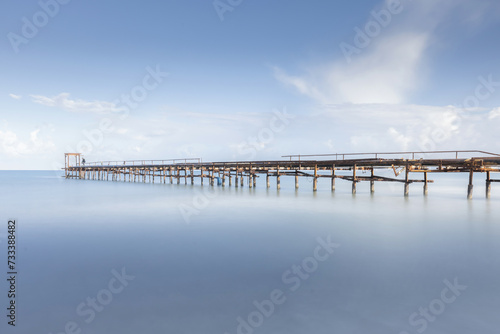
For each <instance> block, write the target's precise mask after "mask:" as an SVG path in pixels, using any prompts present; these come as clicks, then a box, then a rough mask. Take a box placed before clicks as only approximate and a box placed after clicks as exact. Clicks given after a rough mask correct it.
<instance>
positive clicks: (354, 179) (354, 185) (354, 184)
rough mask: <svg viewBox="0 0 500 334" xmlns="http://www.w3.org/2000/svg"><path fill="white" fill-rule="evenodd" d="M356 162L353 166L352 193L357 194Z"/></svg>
mask: <svg viewBox="0 0 500 334" xmlns="http://www.w3.org/2000/svg"><path fill="white" fill-rule="evenodd" d="M356 182H357V180H356V164H355V165H354V166H353V167H352V194H353V195H356Z"/></svg>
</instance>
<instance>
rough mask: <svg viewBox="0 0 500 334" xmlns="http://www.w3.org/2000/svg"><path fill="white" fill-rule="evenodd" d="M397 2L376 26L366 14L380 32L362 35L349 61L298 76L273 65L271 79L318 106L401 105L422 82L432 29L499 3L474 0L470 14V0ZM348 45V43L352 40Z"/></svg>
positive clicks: (469, 19)
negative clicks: (399, 8)
mask: <svg viewBox="0 0 500 334" xmlns="http://www.w3.org/2000/svg"><path fill="white" fill-rule="evenodd" d="M387 3H388V2H387V1H385V2H383V6H380V8H377V9H375V11H376V12H378V11H379V10H382V9H383V8H385V7H387V6H388V5H387ZM402 3H403V6H402V11H401V13H399V14H395V15H393V16H392V18H391V19H389V22H388V23H387V24H384V25H382V24H379V23H377V21H376V19H375V18H374V17H370V19H369V20H368V22H370V21H373V22H375V24H379V27H380V33H379V34H376V36H373V37H367V39H368V42H367V43H365V44H367V45H366V46H364V47H362V48H358V49H357V52H355V53H353V54H352V57H350V58H349V59H344V57H340V58H338V59H332V60H331V61H329V62H327V63H324V64H319V65H318V64H315V65H311V66H309V67H308V68H306V69H305V70H304V71H303V73H301V74H299V75H292V74H288V73H287V72H285V71H284V70H283V69H281V68H275V69H274V74H275V77H276V79H277V80H279V81H281V82H282V83H284V84H286V85H288V86H291V87H293V88H295V89H296V90H297V91H298V92H299V93H301V94H303V95H306V96H308V97H310V98H312V99H313V100H315V101H316V102H318V103H320V104H334V103H388V104H394V103H407V102H408V98H409V96H410V94H412V93H413V92H414V91H415V90H416V89H418V88H419V86H420V84H421V83H422V82H423V79H422V75H421V74H422V73H425V72H426V69H425V68H424V66H425V64H426V62H425V60H426V56H427V51H428V50H429V48H430V46H431V45H433V43H436V42H438V41H439V37H440V36H438V35H439V34H438V33H437V32H436V31H438V29H437V28H438V27H440V25H441V24H442V23H447V24H449V23H450V22H448V20H449V19H450V15H451V14H450V13H453V14H456V15H455V16H454V17H453V20H455V21H460V22H455V24H460V25H462V26H463V25H467V24H473V23H474V22H477V20H478V18H482V17H484V15H486V14H487V13H488V11H491V10H492V9H493V8H494V9H496V10H498V9H499V7H500V6H499V5H498V3H494V2H492V1H491V0H478V4H477V5H476V3H474V6H475V10H474V11H472V12H471V11H468V9H470V8H469V7H470V1H464V0H458V1H450V0H420V1H402ZM479 4H480V5H481V6H479ZM372 15H373V14H372ZM360 27H366V26H365V25H363V24H361V25H360ZM365 29H366V28H365ZM362 30H363V29H359V30H357V31H362ZM354 36H355V32H354V31H353V38H354ZM366 36H368V34H366ZM351 44H352V45H353V47H354V44H355V43H354V42H352V43H351ZM358 46H359V45H358Z"/></svg>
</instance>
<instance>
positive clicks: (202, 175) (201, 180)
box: [200, 167, 205, 185]
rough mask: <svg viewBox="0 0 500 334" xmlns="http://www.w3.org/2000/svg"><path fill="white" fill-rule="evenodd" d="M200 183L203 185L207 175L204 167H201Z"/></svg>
mask: <svg viewBox="0 0 500 334" xmlns="http://www.w3.org/2000/svg"><path fill="white" fill-rule="evenodd" d="M200 173H201V174H200V183H201V185H203V178H204V177H205V174H204V173H203V167H201V169H200Z"/></svg>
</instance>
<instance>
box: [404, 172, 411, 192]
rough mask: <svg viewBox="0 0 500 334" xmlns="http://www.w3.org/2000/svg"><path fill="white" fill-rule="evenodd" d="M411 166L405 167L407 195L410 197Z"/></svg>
mask: <svg viewBox="0 0 500 334" xmlns="http://www.w3.org/2000/svg"><path fill="white" fill-rule="evenodd" d="M409 174H410V171H409V166H408V165H406V167H405V197H408V196H409V195H410V183H409V182H408V179H409Z"/></svg>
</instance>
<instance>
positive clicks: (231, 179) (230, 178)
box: [227, 168, 233, 187]
mask: <svg viewBox="0 0 500 334" xmlns="http://www.w3.org/2000/svg"><path fill="white" fill-rule="evenodd" d="M227 177H229V186H230V187H231V186H232V185H233V177H232V176H231V168H229V173H228V174H227Z"/></svg>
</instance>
